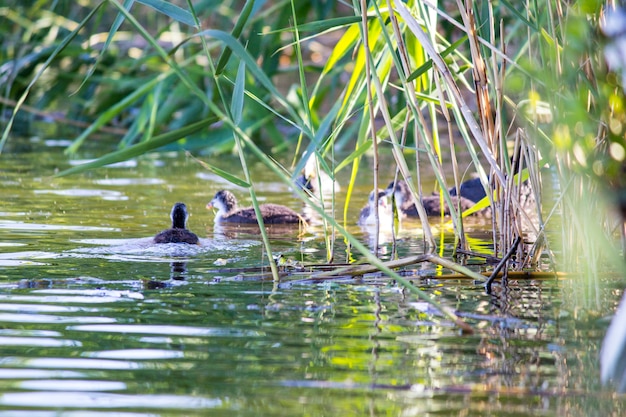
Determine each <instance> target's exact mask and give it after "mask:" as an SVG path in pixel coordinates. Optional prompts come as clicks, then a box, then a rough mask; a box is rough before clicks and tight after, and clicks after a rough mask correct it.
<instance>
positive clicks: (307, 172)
mask: <svg viewBox="0 0 626 417" xmlns="http://www.w3.org/2000/svg"><path fill="white" fill-rule="evenodd" d="M302 157H303V158H308V159H307V161H306V165H305V166H304V169H303V170H302V173H301V174H300V175H299V176H298V177H296V179H295V181H294V183H295V185H296V187H298V188H301V189H303V190H309V191H310V192H311V194H313V195H314V196H318V197H319V195H320V190H321V194H324V195H327V194H331V193H333V192H339V190H340V186H339V183H338V182H337V181H336V180H333V179H332V178H331V177H330V176H329V175H328V174H327V173H326V172H325V171H324V170H323V169H322V168H321V167H320V168H319V169H318V166H319V161H318V159H317V154H315V153H313V155H311V156H307V155H306V154H304V155H303V156H302ZM318 173H319V177H318Z"/></svg>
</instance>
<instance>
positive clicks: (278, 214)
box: [206, 190, 306, 225]
mask: <svg viewBox="0 0 626 417" xmlns="http://www.w3.org/2000/svg"><path fill="white" fill-rule="evenodd" d="M206 208H207V209H209V210H210V209H214V208H215V209H217V213H216V215H215V222H216V223H223V222H228V223H244V224H258V221H257V217H256V213H255V211H254V208H253V207H247V208H239V207H238V206H237V199H236V198H235V195H234V194H233V193H231V192H230V191H228V190H220V191H218V192H217V193H216V194H215V197H213V199H212V200H211V201H210V202H209V203H208V204H207V206H206ZM259 209H260V210H261V216H262V217H263V223H264V224H266V225H267V224H294V223H300V222H303V223H306V221H305V220H304V218H303V217H302V216H301V215H299V214H298V213H296V212H295V211H293V210H292V209H290V208H289V207H285V206H281V205H279V204H261V205H260V206H259Z"/></svg>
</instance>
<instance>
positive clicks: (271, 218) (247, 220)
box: [220, 204, 302, 224]
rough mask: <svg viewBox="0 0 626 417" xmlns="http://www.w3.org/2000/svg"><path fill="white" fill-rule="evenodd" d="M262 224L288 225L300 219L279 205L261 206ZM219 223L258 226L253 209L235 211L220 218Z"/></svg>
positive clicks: (291, 211) (300, 218)
mask: <svg viewBox="0 0 626 417" xmlns="http://www.w3.org/2000/svg"><path fill="white" fill-rule="evenodd" d="M259 209H260V210H261V216H263V223H264V224H289V223H299V222H300V221H302V217H301V216H300V215H299V214H298V213H296V212H295V211H293V210H292V209H290V208H289V207H285V206H281V205H279V204H261V205H260V206H259ZM220 221H223V222H229V223H243V224H258V221H257V218H256V213H255V211H254V209H253V208H245V209H240V210H236V211H234V212H232V213H229V214H228V215H226V216H222V218H221V219H220Z"/></svg>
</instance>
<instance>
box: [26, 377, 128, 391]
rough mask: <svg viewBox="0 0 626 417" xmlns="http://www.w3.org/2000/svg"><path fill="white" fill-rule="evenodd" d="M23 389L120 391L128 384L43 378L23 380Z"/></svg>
mask: <svg viewBox="0 0 626 417" xmlns="http://www.w3.org/2000/svg"><path fill="white" fill-rule="evenodd" d="M18 386H19V387H20V388H22V389H30V390H42V391H120V390H124V389H126V384H125V383H123V382H119V381H94V380H84V379H65V380H59V379H41V380H36V381H35V380H30V381H22V382H20V383H19V384H18Z"/></svg>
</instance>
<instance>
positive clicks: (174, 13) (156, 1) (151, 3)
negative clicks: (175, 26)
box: [137, 0, 197, 27]
mask: <svg viewBox="0 0 626 417" xmlns="http://www.w3.org/2000/svg"><path fill="white" fill-rule="evenodd" d="M137 3H142V4H145V5H146V6H148V7H152V8H153V9H154V10H156V11H157V12H159V13H162V14H164V15H166V16H168V17H171V18H172V19H174V20H176V21H178V22H181V23H184V24H186V25H188V26H191V27H197V26H196V22H195V21H194V19H193V16H192V15H191V13H189V12H188V11H187V10H185V9H181V8H180V7H178V6H176V5H174V4H172V3H170V2H168V1H163V0H137Z"/></svg>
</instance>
